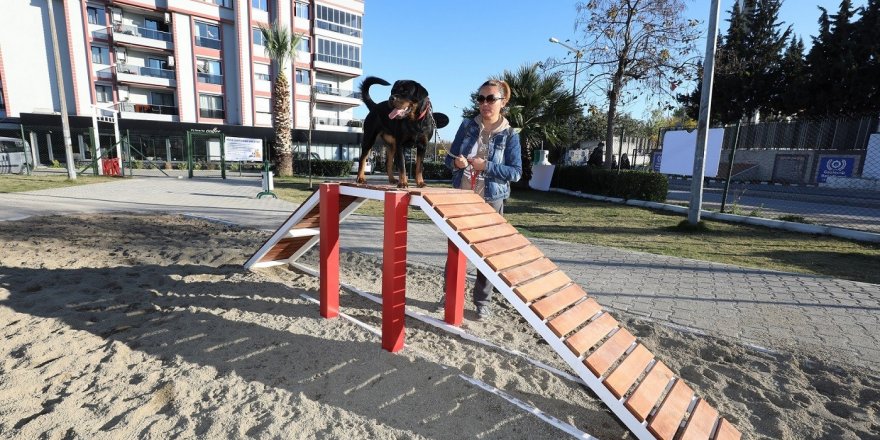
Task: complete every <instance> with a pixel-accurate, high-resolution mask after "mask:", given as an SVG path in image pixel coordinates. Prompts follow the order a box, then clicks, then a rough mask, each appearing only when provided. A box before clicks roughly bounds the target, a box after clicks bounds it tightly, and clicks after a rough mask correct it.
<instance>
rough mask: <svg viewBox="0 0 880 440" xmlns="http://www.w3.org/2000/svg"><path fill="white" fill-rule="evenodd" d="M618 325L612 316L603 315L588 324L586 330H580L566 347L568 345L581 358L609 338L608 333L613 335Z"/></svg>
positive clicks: (567, 340)
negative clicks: (612, 332)
mask: <svg viewBox="0 0 880 440" xmlns="http://www.w3.org/2000/svg"><path fill="white" fill-rule="evenodd" d="M617 324H618V323H617V320H616V319H614V318H613V317H612V316H611V315H609V314H608V313H603V314H602V316H599V317H598V318H596V319H595V320H593V322H591V323H589V324H587V325H586V326H585V327H584V328H582V329H580V330H578V331H577V333H575V334H573V335H571V337H570V338H568V339H566V340H565V345H567V346H568V348H570V349H571V351H572V352H574V354H575V355H576V356H578V357H580V356H581V355H583V354H584V353H586V352H587V351H589V350H590V349H591V348H593V346H594V345H596V344H597V343H598V342H599V341H601V340H602V339H603V338H604V337H605V336H608V333H611V330H614V329H616V328H617Z"/></svg>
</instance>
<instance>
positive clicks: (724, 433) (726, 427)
mask: <svg viewBox="0 0 880 440" xmlns="http://www.w3.org/2000/svg"><path fill="white" fill-rule="evenodd" d="M740 438H742V434H741V433H740V432H739V430H737V429H736V427H734V426H733V424H732V423H730V422H728V421H727V420H725V419H721V421H719V422H718V430H717V431H715V438H713V439H712V440H739V439H740Z"/></svg>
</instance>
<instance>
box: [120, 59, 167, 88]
mask: <svg viewBox="0 0 880 440" xmlns="http://www.w3.org/2000/svg"><path fill="white" fill-rule="evenodd" d="M116 79H117V80H118V81H119V82H128V83H137V84H149V85H152V86H164V87H176V86H177V81H176V74H175V73H174V71H173V70H169V69H157V68H154V67H142V66H134V65H131V64H117V65H116Z"/></svg>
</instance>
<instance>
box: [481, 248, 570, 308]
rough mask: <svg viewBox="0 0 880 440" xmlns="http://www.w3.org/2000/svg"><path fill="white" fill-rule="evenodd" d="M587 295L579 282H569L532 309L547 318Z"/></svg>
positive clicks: (535, 304) (533, 305)
mask: <svg viewBox="0 0 880 440" xmlns="http://www.w3.org/2000/svg"><path fill="white" fill-rule="evenodd" d="M493 258H494V257H493ZM487 261H488V260H487ZM585 296H587V293H586V292H584V289H581V287H580V286H578V285H577V284H569V285H568V287H566V288H564V289H562V290H560V291H558V292H555V293H551V294H550V295H548V296H546V297H545V298H543V299H541V300H539V301H536V302H535V303H534V304H532V310H533V311H534V312H535V313H537V314H538V316H540V317H541V319H547V318H548V317H550V316H553V315H555V314H556V313H557V312H560V311H562V310H564V309H565V308H566V307H568V306H570V305H572V304H574V303H576V302H578V301H579V300H580V299H581V298H583V297H585Z"/></svg>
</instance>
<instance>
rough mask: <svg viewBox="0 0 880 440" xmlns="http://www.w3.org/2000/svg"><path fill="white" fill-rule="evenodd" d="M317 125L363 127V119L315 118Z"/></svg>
mask: <svg viewBox="0 0 880 440" xmlns="http://www.w3.org/2000/svg"><path fill="white" fill-rule="evenodd" d="M314 120H315V126H319V125H332V126H334V127H363V126H364V120H363V119H337V118H319V117H316V118H314Z"/></svg>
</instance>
